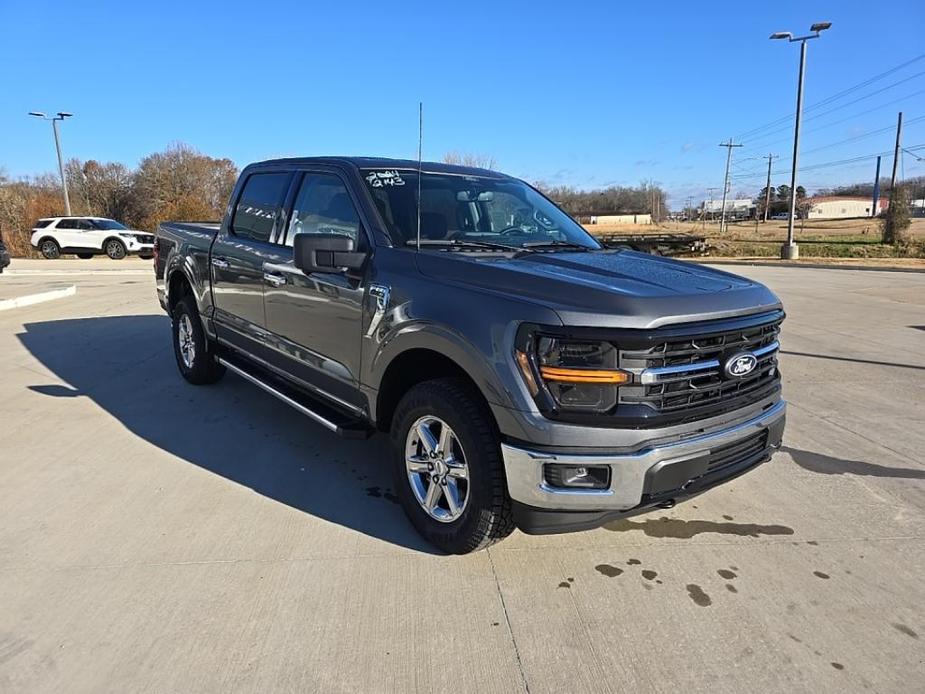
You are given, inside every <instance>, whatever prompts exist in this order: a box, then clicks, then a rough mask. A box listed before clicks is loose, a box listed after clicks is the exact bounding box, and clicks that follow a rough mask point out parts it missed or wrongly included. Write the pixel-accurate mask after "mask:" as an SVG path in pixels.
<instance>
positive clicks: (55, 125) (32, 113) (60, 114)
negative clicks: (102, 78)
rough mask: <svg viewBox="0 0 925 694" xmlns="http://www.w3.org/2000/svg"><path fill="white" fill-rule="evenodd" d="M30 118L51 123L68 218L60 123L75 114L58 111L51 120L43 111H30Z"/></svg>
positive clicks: (68, 200)
mask: <svg viewBox="0 0 925 694" xmlns="http://www.w3.org/2000/svg"><path fill="white" fill-rule="evenodd" d="M29 115H30V116H35V117H36V118H41V119H42V120H50V121H51V129H52V130H53V131H54V133H55V150H56V151H57V152H58V173H59V174H61V188H63V189H64V213H65V214H66V215H68V216H70V214H71V200H70V198H68V196H67V178H66V177H65V175H64V159H63V158H62V157H61V137H60V136H59V135H58V121H59V120H64V119H65V118H70V117H71V116H73V115H74V114H73V113H65V112H63V111H58V113H57V114H55V115H54V116H53V117H52V118H49V117H48V116H46V115H45V114H44V113H42V112H41V111H29Z"/></svg>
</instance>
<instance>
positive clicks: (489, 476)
mask: <svg viewBox="0 0 925 694" xmlns="http://www.w3.org/2000/svg"><path fill="white" fill-rule="evenodd" d="M428 415H431V416H435V417H439V418H440V419H442V420H443V421H444V422H446V423H447V424H448V425H449V426H450V428H451V429H452V430H453V432H454V433H455V434H456V437H457V440H458V441H459V444H460V446H461V447H462V450H463V454H464V455H465V457H466V463H467V465H468V470H469V488H468V495H469V497H468V501H467V504H466V508H465V510H464V511H463V514H462V516H460V518H458V519H457V520H455V521H452V522H450V523H441V522H440V521H437V520H434V519H433V518H431V517H430V516H429V515H428V514H427V512H426V511H425V510H424V509H423V508H422V507H421V505H420V504H419V503H418V500H417V498H416V497H415V495H414V492H413V491H412V489H411V484H410V482H409V481H408V475H407V470H406V467H405V442H406V437H407V435H408V431H409V429H410V428H411V426H412V425H413V424H414V423H415V422H416V421H417V420H418V419H420V418H421V417H424V416H428ZM391 439H392V449H393V452H392V458H393V466H394V467H393V472H394V476H395V488H396V491H397V494H398V497H399V500H400V501H401V504H402V507H403V508H404V510H405V513H406V514H407V515H408V518H409V519H410V520H411V523H412V524H413V525H414V527H415V528H416V529H417V530H418V532H419V533H420V534H421V535H422V536H424V537H425V538H426V539H427V540H429V541H430V542H431V543H433V544H435V545H436V546H437V547H439V548H441V549H443V550H445V551H447V552H449V553H452V554H464V553H467V552H471V551H473V550H474V549H479V548H480V547H481V546H484V544H483V537H482V536H483V535H484V527H485V524H486V522H487V519H488V518H489V517H490V516H491V514H493V513H497V512H498V508H497V506H498V503H497V499H498V494H499V493H500V494H502V495H506V489H500V490H499V489H495V488H494V485H496V484H499V483H500V484H501V485H502V486H506V485H504V476H503V474H502V475H500V476H499V475H498V468H499V467H500V468H501V469H502V470H503V463H502V462H501V452H500V448H499V445H498V436H497V433H496V429H495V426H494V422H493V420H492V419H491V415H490V413H487V412H485V407H484V406H483V405H482V404H481V403H480V402H479V400H478V397H477V395H476V394H474V393H471V391H469V389H467V388H465V387H463V386H461V385H459V384H458V383H457V382H454V381H448V380H447V381H444V380H440V381H429V382H426V383H422V384H420V385H418V386H415V387H414V388H412V389H411V390H410V391H409V392H408V393H407V394H406V395H405V397H404V398H403V399H402V401H401V402H400V403H399V405H398V408H397V409H396V412H395V419H394V420H393V427H392V432H391ZM486 514H487V515H486ZM489 527H491V524H489ZM508 532H509V531H508ZM504 534H505V535H506V534H507V533H504Z"/></svg>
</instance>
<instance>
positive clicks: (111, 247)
mask: <svg viewBox="0 0 925 694" xmlns="http://www.w3.org/2000/svg"><path fill="white" fill-rule="evenodd" d="M103 249H104V250H105V251H106V255H108V256H109V257H110V258H112V259H113V260H122V259H123V258H124V257H125V255H126V251H125V244H124V243H122V242H121V241H120V240H119V239H107V240H106V243H105V244H104V246H103Z"/></svg>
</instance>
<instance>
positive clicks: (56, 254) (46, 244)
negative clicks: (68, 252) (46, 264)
mask: <svg viewBox="0 0 925 694" xmlns="http://www.w3.org/2000/svg"><path fill="white" fill-rule="evenodd" d="M39 250H40V251H41V252H42V256H44V257H45V258H47V259H48V260H57V259H58V258H60V257H61V246H59V245H58V242H57V241H55V240H54V239H42V242H41V243H40V244H39Z"/></svg>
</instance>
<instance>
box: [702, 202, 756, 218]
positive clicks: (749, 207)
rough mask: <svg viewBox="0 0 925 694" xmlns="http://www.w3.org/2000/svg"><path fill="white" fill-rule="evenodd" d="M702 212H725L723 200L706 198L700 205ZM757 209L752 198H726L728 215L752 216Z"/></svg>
mask: <svg viewBox="0 0 925 694" xmlns="http://www.w3.org/2000/svg"><path fill="white" fill-rule="evenodd" d="M700 209H701V214H706V215H710V216H720V215H722V213H723V201H722V200H704V201H703V203H701V205H700ZM754 209H755V203H754V201H752V200H742V199H736V200H726V216H728V217H733V218H737V217H738V218H745V217H750V216H751V215H752V212H753V211H754Z"/></svg>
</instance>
